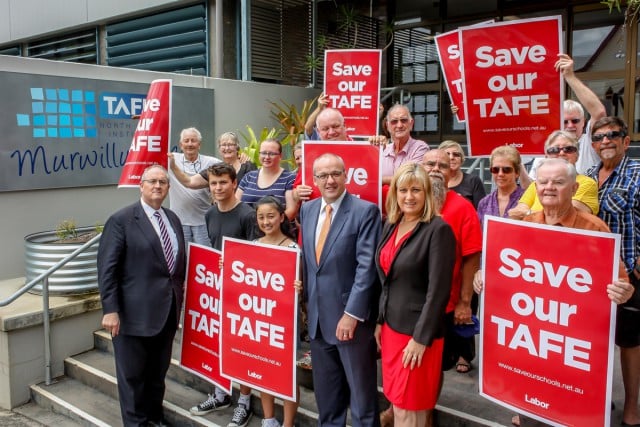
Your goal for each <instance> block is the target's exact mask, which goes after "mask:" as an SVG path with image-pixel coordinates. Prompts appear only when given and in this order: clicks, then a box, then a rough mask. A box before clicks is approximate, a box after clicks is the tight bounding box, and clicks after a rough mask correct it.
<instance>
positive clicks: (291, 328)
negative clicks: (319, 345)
mask: <svg viewBox="0 0 640 427" xmlns="http://www.w3.org/2000/svg"><path fill="white" fill-rule="evenodd" d="M222 251H223V254H224V267H223V271H222V275H223V279H222V312H221V313H222V314H221V327H220V328H221V339H220V348H221V354H222V359H221V365H220V371H221V373H222V375H224V376H225V377H227V378H230V379H233V380H235V381H238V382H240V383H243V384H246V385H249V386H251V387H253V388H256V389H258V390H262V391H266V392H268V393H270V394H273V395H275V396H279V397H281V398H283V399H287V400H296V375H295V372H296V365H295V359H296V341H297V340H296V335H297V328H296V324H297V313H298V298H297V294H296V291H295V288H294V281H295V280H296V278H297V277H298V273H299V258H300V252H299V251H298V250H297V249H293V248H286V247H282V246H273V245H263V244H260V243H255V242H246V241H244V240H238V239H232V238H228V237H225V238H224V240H223V242H222Z"/></svg>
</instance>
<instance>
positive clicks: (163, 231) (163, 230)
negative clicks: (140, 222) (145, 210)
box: [153, 211, 176, 273]
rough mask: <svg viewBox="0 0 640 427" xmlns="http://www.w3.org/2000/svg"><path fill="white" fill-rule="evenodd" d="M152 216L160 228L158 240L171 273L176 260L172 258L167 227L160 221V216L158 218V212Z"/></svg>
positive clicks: (171, 246)
mask: <svg viewBox="0 0 640 427" xmlns="http://www.w3.org/2000/svg"><path fill="white" fill-rule="evenodd" d="M153 216H154V217H155V218H156V220H157V221H158V225H159V226H160V238H161V239H160V240H162V251H163V252H164V257H165V259H166V260H167V266H168V267H169V272H170V273H173V268H174V267H175V265H176V260H175V258H174V257H173V245H172V244H171V237H169V231H168V230H167V226H166V225H165V224H164V221H163V220H162V216H160V212H158V211H155V212H154V213H153Z"/></svg>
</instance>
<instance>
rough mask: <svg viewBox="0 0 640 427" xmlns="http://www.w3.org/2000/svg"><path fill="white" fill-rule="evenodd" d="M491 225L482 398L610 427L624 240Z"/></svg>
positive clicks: (540, 415)
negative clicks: (614, 287)
mask: <svg viewBox="0 0 640 427" xmlns="http://www.w3.org/2000/svg"><path fill="white" fill-rule="evenodd" d="M484 227H485V228H484V247H483V272H484V290H483V292H482V301H481V304H480V307H481V325H482V327H481V334H480V377H479V380H480V394H481V395H482V396H484V397H487V398H488V399H490V400H492V401H494V402H496V403H498V404H500V405H502V406H505V407H507V408H510V409H512V410H515V411H518V412H519V413H524V414H526V415H528V416H531V417H533V418H535V419H538V420H540V421H543V422H546V423H548V424H551V425H554V426H565V425H567V426H581V427H582V426H587V427H591V426H593V427H596V426H597V427H600V426H608V425H609V422H610V416H611V410H610V401H611V400H610V399H611V386H612V377H613V374H612V372H613V350H614V342H613V337H614V325H615V317H614V316H615V312H616V307H615V305H614V304H613V303H612V302H611V301H610V300H609V299H608V297H607V292H606V285H607V284H609V283H611V282H612V281H613V280H614V279H616V278H617V275H618V272H619V270H618V268H619V253H620V236H619V235H617V234H611V233H601V232H594V231H585V230H577V229H570V228H564V227H554V226H547V225H539V224H532V223H527V222H523V221H512V220H508V219H503V218H497V217H487V219H486V222H485V226H484Z"/></svg>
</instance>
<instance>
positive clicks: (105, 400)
mask: <svg viewBox="0 0 640 427" xmlns="http://www.w3.org/2000/svg"><path fill="white" fill-rule="evenodd" d="M94 342H95V348H94V349H93V350H91V351H88V352H85V353H81V354H79V355H76V356H73V357H69V358H67V359H66V360H65V377H62V378H59V379H58V380H57V381H56V382H55V383H54V384H52V385H49V386H45V385H43V384H39V385H35V386H32V388H31V393H32V400H33V402H36V403H37V404H38V405H40V407H42V408H44V411H45V412H47V411H49V412H53V413H55V414H59V415H57V416H59V417H64V418H62V420H63V421H64V420H68V422H69V424H65V422H63V421H60V422H55V423H51V422H46V423H42V424H44V425H57V426H66V425H69V426H74V425H87V426H107V425H109V426H120V425H122V421H121V420H120V407H119V404H118V400H117V387H116V379H115V364H114V359H113V345H112V342H111V336H110V335H109V334H107V333H106V332H104V331H97V332H95V333H94ZM175 347H178V348H177V349H175V351H174V355H176V354H178V355H179V338H177V339H176V344H175V346H174V348H175ZM473 372H474V371H472V373H473ZM166 385H167V391H166V394H165V402H164V407H165V417H166V418H167V420H168V421H169V422H171V423H172V424H173V425H176V426H226V425H227V424H228V422H229V421H230V420H231V417H232V415H233V407H230V408H226V409H223V410H221V411H217V412H213V413H210V414H207V415H206V416H194V415H191V414H190V413H189V408H190V407H191V406H193V405H195V404H197V403H198V402H201V401H203V400H204V399H205V398H206V394H207V393H210V392H212V390H213V387H212V385H211V384H210V383H209V382H207V381H205V380H204V379H202V378H200V377H198V376H197V375H194V374H192V373H190V372H187V371H185V370H184V369H182V368H181V367H180V366H179V364H178V361H177V360H176V359H174V360H172V364H171V367H170V369H169V372H168V374H167V379H166ZM233 394H234V398H233V401H234V402H235V401H236V400H237V395H238V389H237V388H234V393H233ZM379 400H380V402H381V408H386V407H387V405H388V404H387V403H386V399H385V398H384V396H383V395H382V392H381V390H380V393H379ZM251 406H252V410H253V412H254V417H253V418H252V420H251V421H250V422H249V427H259V426H260V423H261V418H262V407H261V405H260V399H259V393H258V392H255V391H254V392H253V398H252V402H251ZM436 409H437V411H436V419H437V421H438V424H437V425H439V426H446V427H458V426H460V427H462V426H468V427H482V426H493V427H500V426H505V425H508V423H509V420H510V417H511V413H510V412H509V411H507V410H505V409H502V408H500V407H498V406H497V405H495V404H493V403H491V402H489V401H488V400H485V399H482V398H478V396H477V378H474V376H473V375H470V374H468V375H460V374H457V373H455V372H453V371H451V372H448V373H447V374H446V375H445V387H444V389H443V393H442V395H441V398H440V400H439V405H438V406H437V407H436ZM40 415H42V414H40ZM49 415H50V416H51V414H49ZM276 417H277V418H278V419H280V420H281V419H282V402H281V401H279V399H276ZM30 418H32V419H34V420H38V417H36V416H35V415H34V416H33V417H30ZM74 423H75V424H74ZM348 423H350V420H348ZM296 424H297V425H298V426H299V427H315V426H316V425H317V406H316V400H315V396H314V394H313V391H312V390H308V389H306V388H304V387H301V388H300V408H299V410H298V415H297V417H296Z"/></svg>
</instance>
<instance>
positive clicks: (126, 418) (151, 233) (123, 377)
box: [98, 165, 186, 427]
mask: <svg viewBox="0 0 640 427" xmlns="http://www.w3.org/2000/svg"><path fill="white" fill-rule="evenodd" d="M168 192H169V175H168V174H167V171H166V169H164V168H163V167H162V166H160V165H153V166H150V167H148V168H147V169H145V171H144V173H143V174H142V178H141V180H140V193H141V194H142V196H141V198H140V201H138V202H136V203H134V204H132V205H130V206H127V207H125V208H123V209H121V210H119V211H118V212H116V213H114V214H113V215H111V217H110V218H109V219H108V220H107V223H106V224H105V226H104V231H103V233H102V237H101V239H100V248H99V250H98V283H99V288H100V298H101V300H102V311H103V313H104V316H103V318H102V326H103V327H104V328H105V329H106V330H107V331H108V332H110V333H111V335H112V337H113V349H114V353H115V361H116V376H117V379H118V394H119V397H120V410H121V412H122V421H123V424H124V425H125V426H127V427H128V426H156V425H159V426H162V425H165V424H164V417H163V412H162V400H163V398H164V391H165V384H164V379H165V375H166V373H167V370H168V369H169V364H170V362H171V347H172V344H173V337H174V335H175V333H176V329H177V326H178V321H179V319H180V309H181V307H182V296H183V290H184V279H185V260H186V257H185V249H184V248H185V245H184V235H183V233H182V226H181V224H180V220H179V219H178V217H177V216H176V214H174V213H173V212H172V211H170V210H168V209H164V208H163V207H162V202H163V201H164V199H165V198H166V197H167V194H168Z"/></svg>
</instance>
